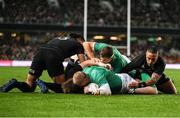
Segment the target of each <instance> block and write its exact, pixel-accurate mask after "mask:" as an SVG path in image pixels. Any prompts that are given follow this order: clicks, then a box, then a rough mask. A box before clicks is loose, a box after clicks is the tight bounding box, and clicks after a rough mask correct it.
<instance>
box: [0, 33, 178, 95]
mask: <svg viewBox="0 0 180 118" xmlns="http://www.w3.org/2000/svg"><path fill="white" fill-rule="evenodd" d="M73 55H77V60H74V59H71V56H73ZM67 58H69V61H68V65H67V66H66V68H65V67H64V66H63V62H64V60H65V59H66V60H67ZM44 70H47V72H48V74H49V76H50V77H51V79H52V80H53V82H45V81H43V78H40V77H41V75H42V73H43V71H44ZM164 70H165V63H164V61H163V58H162V57H160V55H159V52H158V47H156V46H150V47H148V48H147V50H146V52H144V53H143V54H141V55H139V56H137V57H136V58H134V59H133V60H131V61H130V60H129V59H128V58H127V57H126V56H124V55H122V54H121V53H120V52H119V51H118V50H117V49H116V48H115V47H113V46H111V45H108V44H105V43H98V42H88V41H85V40H84V38H83V37H82V36H81V35H80V34H75V33H64V32H63V33H59V34H58V36H57V37H54V38H53V39H52V40H50V41H49V42H48V43H47V44H44V45H43V46H41V47H40V48H39V50H38V52H37V53H36V54H35V56H34V58H33V61H32V64H31V66H30V70H29V73H28V75H27V79H26V81H25V82H20V81H18V80H17V79H15V78H13V79H11V80H9V81H8V82H7V83H5V84H4V85H3V86H1V87H0V91H1V92H9V91H10V90H12V89H14V88H18V89H19V90H20V91H22V92H34V91H35V89H36V86H38V87H39V88H40V89H41V92H42V93H48V92H55V93H85V94H93V95H111V94H127V93H129V94H132V93H134V94H158V93H159V92H161V93H166V94H176V93H177V90H176V88H175V85H174V83H173V81H172V80H171V79H170V78H168V77H167V76H166V75H165V74H164Z"/></svg>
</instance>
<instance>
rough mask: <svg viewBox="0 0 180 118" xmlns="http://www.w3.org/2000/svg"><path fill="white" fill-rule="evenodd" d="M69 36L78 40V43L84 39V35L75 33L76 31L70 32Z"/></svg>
mask: <svg viewBox="0 0 180 118" xmlns="http://www.w3.org/2000/svg"><path fill="white" fill-rule="evenodd" d="M69 37H70V38H71V39H73V40H76V41H78V42H80V43H83V42H84V41H85V40H84V37H83V36H82V35H80V34H77V33H70V34H69Z"/></svg>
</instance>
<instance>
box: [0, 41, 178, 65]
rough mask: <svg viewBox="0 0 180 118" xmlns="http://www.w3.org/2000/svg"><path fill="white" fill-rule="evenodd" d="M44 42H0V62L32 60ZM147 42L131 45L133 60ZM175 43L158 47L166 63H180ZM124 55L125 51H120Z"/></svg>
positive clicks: (165, 43) (176, 43)
mask: <svg viewBox="0 0 180 118" xmlns="http://www.w3.org/2000/svg"><path fill="white" fill-rule="evenodd" d="M45 42H46V41H45V40H44V39H42V41H40V39H38V41H33V40H29V41H23V40H17V39H16V40H15V39H13V40H12V39H10V40H8V41H7V40H2V39H1V43H0V60H32V58H33V56H34V55H33V54H35V52H36V51H37V49H38V48H39V46H40V45H42V44H44V43H45ZM148 44H149V43H148V42H147V41H142V40H140V41H136V42H132V43H131V56H130V57H129V58H130V59H133V58H134V57H136V56H137V55H139V54H142V52H144V51H145V50H146V47H148ZM178 44H179V43H178V42H177V41H172V42H171V43H169V42H163V44H161V47H160V55H162V56H163V57H164V60H165V62H166V63H180V52H179V50H180V49H179V47H178ZM120 51H121V53H123V54H125V55H126V50H120Z"/></svg>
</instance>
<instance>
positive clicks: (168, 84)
mask: <svg viewBox="0 0 180 118" xmlns="http://www.w3.org/2000/svg"><path fill="white" fill-rule="evenodd" d="M165 65H166V64H165V62H164V61H163V58H162V57H160V56H159V52H158V49H157V47H156V46H150V47H149V48H148V49H147V51H146V53H144V54H141V55H139V56H137V57H136V58H135V59H133V60H132V61H131V62H130V63H129V64H127V65H126V66H125V67H124V68H123V70H122V72H124V73H128V72H130V71H132V70H133V69H136V70H137V73H139V72H145V73H147V74H149V75H150V76H151V79H150V80H148V81H146V82H140V83H133V84H131V85H130V86H131V87H132V88H133V87H144V86H151V85H153V84H155V85H156V86H157V89H158V90H159V91H161V92H163V93H167V94H176V93H177V90H176V88H175V85H174V83H173V82H172V80H171V79H170V78H168V77H167V76H166V75H165V74H164V70H165Z"/></svg>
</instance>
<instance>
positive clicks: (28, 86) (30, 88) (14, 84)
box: [0, 77, 36, 92]
mask: <svg viewBox="0 0 180 118" xmlns="http://www.w3.org/2000/svg"><path fill="white" fill-rule="evenodd" d="M32 78H33V77H31V78H30V77H29V78H28V79H27V80H28V83H27V82H19V81H17V80H16V79H15V78H13V79H11V80H9V81H8V82H7V83H5V84H4V85H3V86H2V87H0V90H1V92H9V91H11V90H12V89H14V88H18V89H19V90H21V91H22V92H34V90H35V88H36V85H35V84H33V81H32V80H34V79H32Z"/></svg>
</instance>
